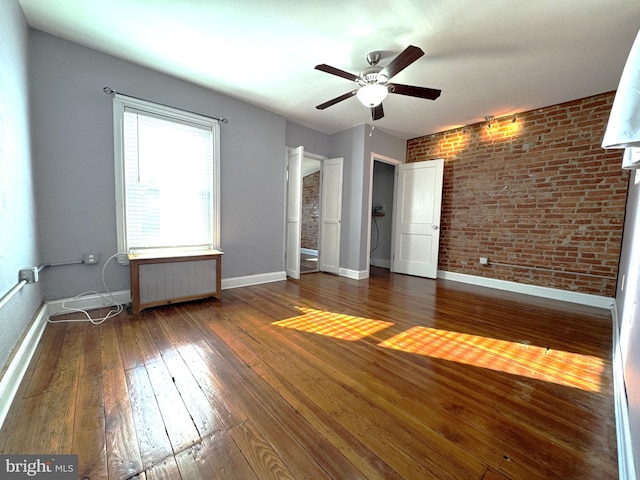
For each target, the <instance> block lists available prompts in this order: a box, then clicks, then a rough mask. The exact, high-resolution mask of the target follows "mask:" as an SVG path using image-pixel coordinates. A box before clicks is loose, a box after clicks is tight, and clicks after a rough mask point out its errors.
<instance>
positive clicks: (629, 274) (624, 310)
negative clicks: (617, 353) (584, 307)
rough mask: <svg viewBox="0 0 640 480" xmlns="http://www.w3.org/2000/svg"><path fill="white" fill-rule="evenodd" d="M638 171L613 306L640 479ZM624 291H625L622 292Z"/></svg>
mask: <svg viewBox="0 0 640 480" xmlns="http://www.w3.org/2000/svg"><path fill="white" fill-rule="evenodd" d="M639 242H640V170H638V171H635V172H632V173H631V178H630V181H629V191H628V196H627V209H626V215H625V222H624V236H623V240H622V252H621V256H620V268H619V270H618V289H617V292H616V305H617V308H618V318H619V319H620V337H621V338H620V341H621V345H622V358H623V360H624V362H625V363H626V366H625V370H624V377H625V378H624V379H625V384H626V388H627V398H628V401H629V423H630V428H631V437H632V446H633V451H634V458H635V461H636V472H637V474H638V476H640V350H639V347H640V309H638V307H637V305H638V303H639V302H640V244H639ZM623 287H624V288H623Z"/></svg>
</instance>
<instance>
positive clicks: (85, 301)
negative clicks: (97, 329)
mask: <svg viewBox="0 0 640 480" xmlns="http://www.w3.org/2000/svg"><path fill="white" fill-rule="evenodd" d="M111 296H112V297H113V300H114V301H115V302H116V303H119V304H120V305H126V304H128V303H131V292H130V291H129V290H119V291H117V292H111ZM105 297H107V298H105ZM108 298H110V297H109V294H107V293H105V294H103V295H96V294H91V295H83V296H82V297H73V298H61V299H59V300H50V301H48V302H47V315H56V314H58V313H63V312H68V311H67V310H65V309H64V308H63V307H62V304H63V303H65V304H66V305H67V306H69V307H72V308H81V309H83V310H95V309H96V308H102V307H109V306H111V303H110V302H109V300H108Z"/></svg>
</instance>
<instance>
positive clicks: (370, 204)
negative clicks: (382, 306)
mask: <svg viewBox="0 0 640 480" xmlns="http://www.w3.org/2000/svg"><path fill="white" fill-rule="evenodd" d="M376 160H377V161H379V162H382V163H387V164H389V165H393V166H394V167H395V173H394V180H393V199H394V202H393V210H392V212H393V215H394V216H395V198H396V181H397V173H398V166H399V165H402V164H403V163H404V162H401V161H400V160H397V159H395V158H391V157H387V156H385V155H379V154H377V153H375V152H371V158H370V159H369V200H368V207H367V210H366V215H367V252H366V253H367V269H366V274H365V277H364V278H368V277H369V275H370V274H371V265H370V259H369V254H370V252H371V209H372V208H373V166H374V162H375V161H376ZM392 224H393V222H392ZM391 235H392V236H391V249H392V252H393V233H392V234H391ZM392 257H393V255H392ZM391 269H392V271H393V258H391Z"/></svg>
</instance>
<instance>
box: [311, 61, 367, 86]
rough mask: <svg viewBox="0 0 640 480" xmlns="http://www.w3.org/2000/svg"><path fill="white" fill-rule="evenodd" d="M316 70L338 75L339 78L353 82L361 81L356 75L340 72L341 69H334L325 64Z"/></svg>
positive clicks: (316, 67)
mask: <svg viewBox="0 0 640 480" xmlns="http://www.w3.org/2000/svg"><path fill="white" fill-rule="evenodd" d="M315 69H316V70H320V71H321V72H325V73H330V74H331V75H337V76H338V77H342V78H346V79H347V80H351V81H353V82H357V81H358V80H359V79H360V77H358V76H356V75H354V74H353V73H349V72H345V71H344V70H340V69H339V68H336V67H332V66H331V65H327V64H325V63H322V64H320V65H316V66H315Z"/></svg>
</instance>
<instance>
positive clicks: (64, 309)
mask: <svg viewBox="0 0 640 480" xmlns="http://www.w3.org/2000/svg"><path fill="white" fill-rule="evenodd" d="M118 255H121V253H114V254H113V255H111V256H110V257H109V258H108V259H107V261H106V262H104V265H103V266H102V285H103V286H104V289H105V291H106V292H107V294H108V295H109V296H108V297H107V296H106V295H103V294H101V293H98V292H96V291H93V290H92V291H88V292H82V293H80V294H78V295H76V296H75V297H72V298H70V299H69V300H65V301H64V302H62V312H58V313H57V314H56V315H59V314H60V313H63V312H78V313H83V314H84V315H85V317H86V318H70V319H64V320H51V315H49V316H48V317H47V321H48V322H49V323H65V322H91V323H92V324H94V325H100V324H101V323H103V322H105V321H106V320H108V319H109V318H113V317H115V316H117V315H119V314H120V313H121V312H122V311H123V310H124V307H123V306H122V305H120V304H119V303H118V302H116V301H115V300H114V298H113V294H112V293H111V290H109V288H108V287H107V282H106V281H105V279H104V272H105V269H106V268H107V265H108V264H109V262H110V261H111V260H112V259H114V258H115V257H117V256H118ZM87 295H97V296H99V297H101V298H103V299H104V300H106V301H107V302H108V303H107V305H104V306H105V307H115V308H113V309H111V310H109V313H107V314H106V315H105V316H104V317H101V318H91V315H89V312H87V311H86V310H83V309H81V308H74V307H69V306H67V302H68V301H74V300H80V299H81V298H82V297H86V296H87Z"/></svg>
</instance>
